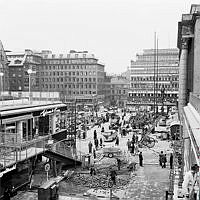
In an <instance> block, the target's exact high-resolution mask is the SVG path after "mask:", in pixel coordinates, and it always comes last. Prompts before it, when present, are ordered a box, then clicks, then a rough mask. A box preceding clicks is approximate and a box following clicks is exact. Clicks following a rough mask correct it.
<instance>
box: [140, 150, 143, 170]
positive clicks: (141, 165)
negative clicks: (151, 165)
mask: <svg viewBox="0 0 200 200" xmlns="http://www.w3.org/2000/svg"><path fill="white" fill-rule="evenodd" d="M139 164H140V167H143V156H142V152H140V153H139Z"/></svg>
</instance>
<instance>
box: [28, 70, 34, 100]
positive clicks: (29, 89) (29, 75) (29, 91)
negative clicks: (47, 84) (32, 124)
mask: <svg viewBox="0 0 200 200" xmlns="http://www.w3.org/2000/svg"><path fill="white" fill-rule="evenodd" d="M27 73H28V82H29V84H28V93H29V95H28V96H29V103H31V74H32V73H33V70H32V69H28V70H27Z"/></svg>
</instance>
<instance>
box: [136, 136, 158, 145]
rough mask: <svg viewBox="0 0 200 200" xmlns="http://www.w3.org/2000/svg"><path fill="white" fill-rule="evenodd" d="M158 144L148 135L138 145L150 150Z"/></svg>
mask: <svg viewBox="0 0 200 200" xmlns="http://www.w3.org/2000/svg"><path fill="white" fill-rule="evenodd" d="M155 144H156V140H155V139H154V138H152V137H150V136H148V135H143V136H142V138H141V140H140V141H139V143H138V146H139V147H142V146H146V147H148V148H153V147H154V146H155Z"/></svg>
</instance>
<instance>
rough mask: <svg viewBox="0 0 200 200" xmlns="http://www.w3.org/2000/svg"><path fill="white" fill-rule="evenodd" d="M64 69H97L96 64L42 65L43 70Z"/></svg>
mask: <svg viewBox="0 0 200 200" xmlns="http://www.w3.org/2000/svg"><path fill="white" fill-rule="evenodd" d="M45 69H46V70H57V69H58V70H59V69H61V70H63V69H78V70H79V69H89V70H91V69H93V70H95V69H96V65H53V66H51V65H46V66H41V70H45Z"/></svg>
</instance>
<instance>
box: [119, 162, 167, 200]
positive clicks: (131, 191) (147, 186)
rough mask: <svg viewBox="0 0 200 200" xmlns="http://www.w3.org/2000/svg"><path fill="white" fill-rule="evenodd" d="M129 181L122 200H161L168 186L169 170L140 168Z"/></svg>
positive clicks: (147, 166) (145, 166)
mask: <svg viewBox="0 0 200 200" xmlns="http://www.w3.org/2000/svg"><path fill="white" fill-rule="evenodd" d="M136 174H137V175H136V176H134V177H133V178H132V179H131V182H130V184H129V187H128V188H127V189H126V192H125V194H124V197H123V198H122V199H123V200H125V199H134V200H145V199H151V200H154V199H155V200H159V199H160V200H163V199H165V192H166V190H167V189H168V184H169V169H166V168H165V169H163V168H161V167H160V166H157V165H144V167H140V168H139V169H138V170H137V172H136Z"/></svg>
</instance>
